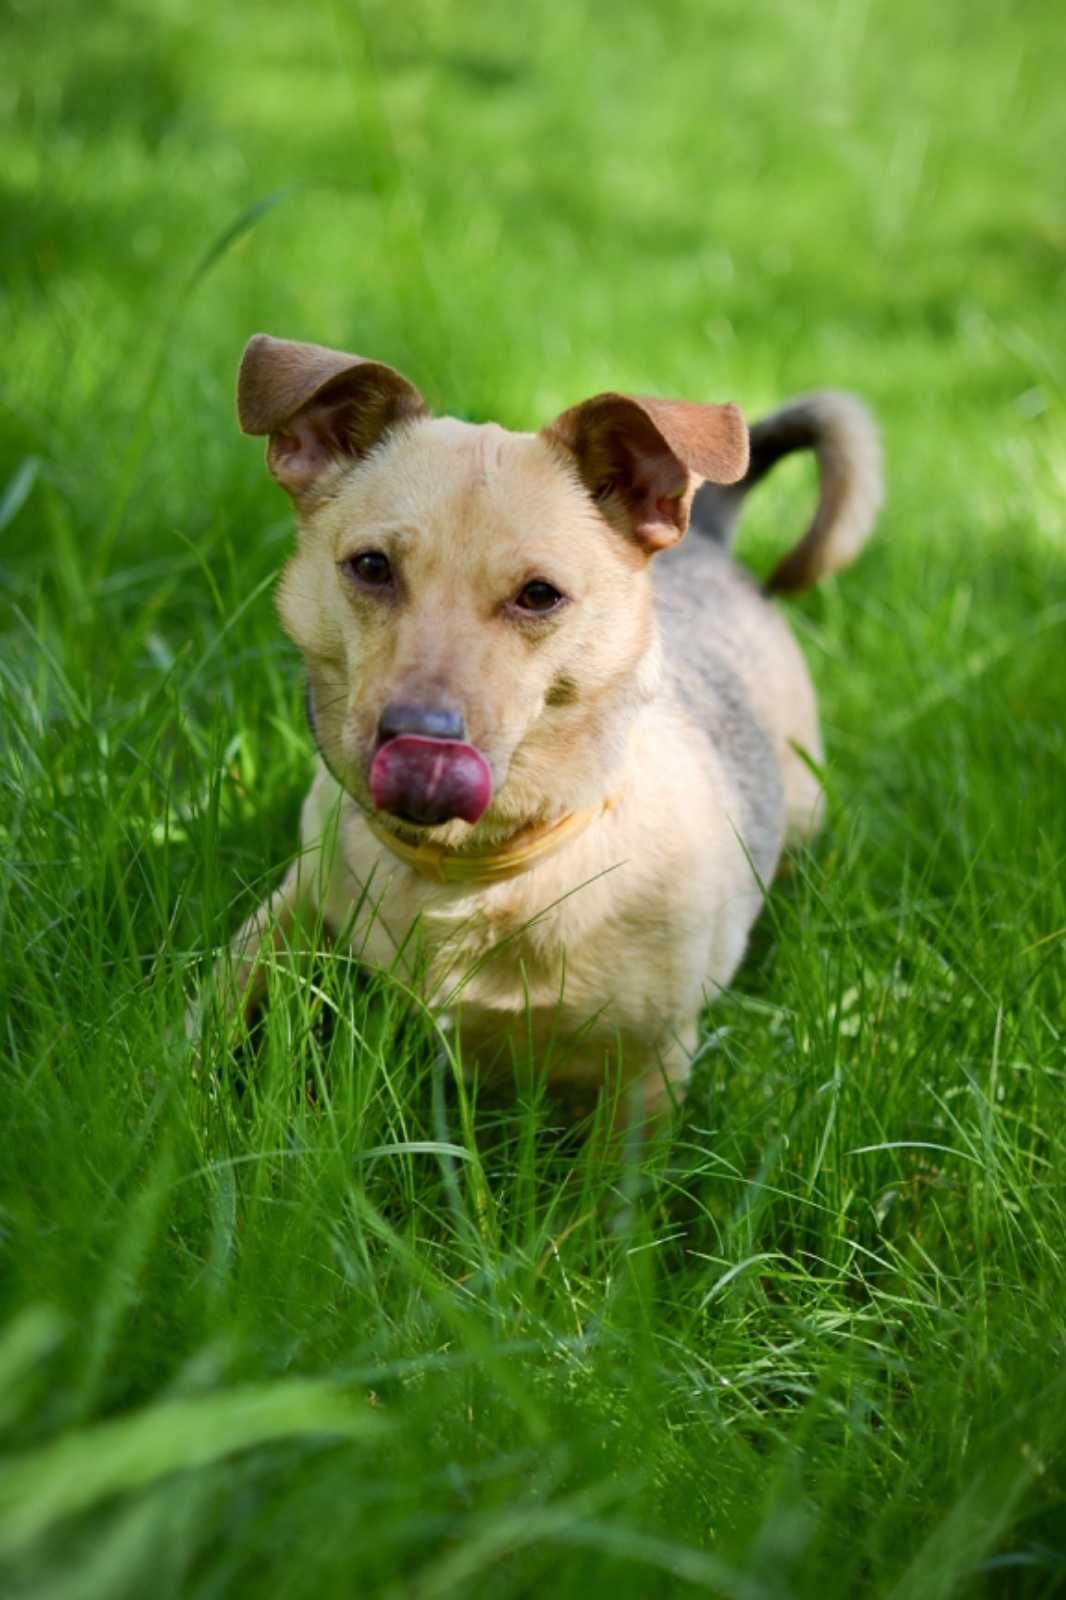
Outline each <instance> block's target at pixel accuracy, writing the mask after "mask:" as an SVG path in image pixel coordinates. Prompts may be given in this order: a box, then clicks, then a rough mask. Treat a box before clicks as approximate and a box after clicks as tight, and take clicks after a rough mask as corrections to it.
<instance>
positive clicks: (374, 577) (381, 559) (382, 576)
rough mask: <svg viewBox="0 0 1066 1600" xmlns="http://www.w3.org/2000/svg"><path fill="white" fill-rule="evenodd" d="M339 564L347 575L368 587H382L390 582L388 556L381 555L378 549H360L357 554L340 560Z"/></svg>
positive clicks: (390, 572)
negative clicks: (345, 559)
mask: <svg viewBox="0 0 1066 1600" xmlns="http://www.w3.org/2000/svg"><path fill="white" fill-rule="evenodd" d="M341 565H342V566H343V568H344V570H345V572H347V573H348V575H349V577H352V578H356V579H357V580H358V581H359V582H360V583H362V584H365V585H366V587H367V588H368V589H384V588H385V587H386V586H387V585H388V584H390V583H391V582H392V568H391V567H390V566H389V558H388V556H384V555H382V553H381V551H380V550H361V551H360V552H359V554H358V555H357V556H349V557H348V559H347V561H342V562H341Z"/></svg>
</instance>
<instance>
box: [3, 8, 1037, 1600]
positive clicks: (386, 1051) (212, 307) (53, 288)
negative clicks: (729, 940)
mask: <svg viewBox="0 0 1066 1600" xmlns="http://www.w3.org/2000/svg"><path fill="white" fill-rule="evenodd" d="M0 19H2V21H0V28H2V34H0V51H2V58H3V73H2V79H0V228H2V253H0V274H2V288H3V312H2V315H3V322H2V328H3V360H2V363H0V975H2V977H0V1041H2V1044H0V1048H2V1050H3V1056H4V1092H3V1096H2V1103H3V1123H2V1128H0V1134H2V1137H0V1252H2V1256H0V1309H2V1313H3V1328H2V1331H0V1427H2V1428H3V1429H4V1442H3V1451H2V1454H0V1587H3V1589H4V1592H5V1594H10V1595H12V1596H18V1597H26V1600H29V1597H30V1596H32V1597H33V1600H42V1597H44V1600H96V1597H97V1596H108V1597H110V1596H126V1595H129V1596H131V1597H138V1596H141V1595H143V1594H145V1593H148V1592H151V1593H152V1594H153V1595H154V1596H156V1597H157V1600H164V1597H166V1596H174V1597H179V1596H180V1597H184V1596H187V1595H194V1596H196V1597H198V1600H199V1597H202V1600H209V1597H212V1600H213V1597H215V1596H219V1595H223V1594H226V1595H228V1594H239V1595H241V1596H242V1597H244V1596H249V1595H253V1594H263V1595H277V1594H285V1595H286V1597H287V1600H288V1597H294V1596H301V1595H307V1596H312V1595H313V1596H315V1597H318V1596H322V1595H332V1594H337V1595H348V1594H359V1593H375V1594H376V1593H382V1594H386V1595H388V1596H390V1600H408V1597H415V1600H430V1597H432V1596H438V1595H440V1596H443V1595H452V1594H468V1593H477V1594H479V1595H482V1594H483V1595H489V1596H500V1597H503V1596H524V1595H534V1594H544V1593H551V1594H553V1595H560V1596H562V1595H571V1594H573V1595H580V1596H582V1597H588V1596H590V1595H598V1594H601V1593H606V1592H610V1593H611V1594H612V1595H613V1596H616V1597H617V1600H622V1597H623V1596H629V1595H632V1596H634V1597H639V1600H644V1597H646V1596H649V1595H660V1594H663V1595H665V1594H670V1595H673V1594H677V1595H682V1594H685V1595H687V1594H694V1593H711V1594H715V1595H722V1596H728V1597H730V1600H792V1597H794V1596H807V1595H812V1596H818V1597H819V1600H822V1597H824V1596H827V1595H840V1596H841V1597H844V1596H847V1597H852V1596H858V1595H863V1596H865V1595H884V1596H886V1597H887V1596H892V1597H894V1600H905V1597H906V1600H911V1597H913V1600H929V1597H943V1600H947V1597H949V1596H956V1595H967V1596H969V1595H981V1596H995V1595H1001V1594H1009V1595H1022V1594H1024V1595H1032V1596H1036V1595H1051V1594H1054V1593H1061V1592H1063V1589H1064V1587H1066V1576H1064V1572H1066V1567H1064V1561H1066V1556H1064V1548H1063V1539H1062V1531H1061V1530H1062V1527H1063V1522H1064V1508H1063V1490H1064V1475H1063V1465H1062V1452H1063V1445H1064V1442H1066V1407H1064V1392H1063V1373H1064V1371H1066V1352H1064V1344H1063V1329H1064V1327H1066V1271H1064V1255H1066V1226H1064V1208H1063V1198H1064V1195H1066V1157H1064V1154H1063V1149H1062V1138H1061V1128H1062V1092H1063V1082H1064V1076H1066V1052H1064V1039H1066V1003H1064V984H1063V966H1062V948H1063V929H1064V927H1066V895H1064V892H1063V882H1064V872H1063V868H1064V864H1066V824H1064V820H1063V805H1062V801H1063V795H1064V794H1066V735H1064V726H1063V723H1064V718H1063V698H1064V692H1063V680H1064V672H1063V661H1064V659H1066V651H1064V649H1063V627H1064V624H1066V587H1064V581H1063V580H1064V570H1066V562H1064V531H1063V504H1064V492H1066V429H1064V427H1063V422H1064V412H1066V405H1064V382H1063V380H1064V348H1063V325H1064V322H1063V317H1064V307H1066V188H1064V183H1063V170H1062V168H1063V155H1062V153H1063V151H1064V150H1066V109H1064V107H1066V99H1064V96H1063V91H1062V84H1063V83H1064V82H1066V24H1064V21H1063V11H1062V8H1061V6H1056V5H1052V4H1050V3H1048V0H968V3H963V0H941V3H937V4H928V3H925V0H808V3H804V4H791V5H789V4H786V3H784V0H745V3H743V4H742V3H740V0H707V3H696V0H661V3H658V4H651V3H648V0H637V3H634V4H631V5H619V4H611V5H609V4H607V3H606V0H575V3H574V4H572V5H569V6H563V5H552V4H550V3H548V0H531V3H529V4H526V5H512V6H507V5H503V4H500V3H497V4H489V3H487V0H468V3H466V4H459V3H458V0H407V3H403V4H398V3H393V4H385V3H381V0H362V3H351V0H338V3H336V4H334V5H332V6H331V5H321V6H319V5H313V4H312V5H307V6H304V7H292V6H290V7H282V6H270V5H260V6H253V5H252V4H250V3H247V0H237V3H233V4H229V5H222V6H209V5H207V4H205V3H203V0H188V3H182V4H179V3H177V0H158V3H156V4H152V5H147V4H145V5H136V4H132V3H128V0H95V3H93V4H91V5H90V4H85V3H82V4H74V3H69V0H45V3H33V0H0ZM259 329H265V330H267V331H270V332H273V333H276V334H279V335H286V336H291V337H297V338H306V339H314V340H318V341H321V342H324V343H328V344H333V345H339V346H341V347H345V348H349V349H351V350H353V351H356V352H358V353H360V354H364V355H368V356H373V357H376V358H379V359H382V360H385V361H387V362H390V363H391V364H393V365H395V366H397V367H399V368H400V369H402V370H404V371H405V372H407V373H409V375H410V376H411V377H412V378H413V379H414V380H415V382H416V383H418V385H419V386H420V387H421V388H422V389H423V391H424V392H425V393H426V395H427V397H428V398H429V399H430V401H431V402H432V403H434V404H435V405H436V406H438V407H439V408H440V409H442V410H447V411H452V412H455V413H457V414H459V415H462V416H466V417H471V418H484V417H490V416H491V417H494V418H497V419H498V420H500V421H502V422H504V423H506V424H509V425H511V426H515V427H521V428H528V427H535V426H537V425H539V424H540V423H541V422H543V421H545V420H547V419H548V418H549V417H551V416H552V415H554V414H555V413H556V412H557V411H558V410H559V409H561V408H562V407H564V406H566V405H568V404H570V403H572V402H574V401H575V400H577V399H579V398H581V397H583V396H584V395H586V394H590V393H593V392H595V391H597V390H599V389H603V388H622V389H627V388H628V389H634V390H637V391H648V392H653V393H655V392H657V393H662V394H672V395H678V396H684V397H688V398H691V399H715V400H722V399H733V400H736V401H738V402H739V403H740V404H741V405H742V406H743V407H744V409H745V410H746V412H747V413H748V414H749V415H751V416H757V415H758V414H759V412H760V410H762V409H763V408H767V407H770V406H772V405H774V404H776V403H778V402H779V401H780V400H781V399H783V398H784V397H786V396H787V395H789V394H791V393H793V392H795V391H798V390H801V389H807V388H811V387H815V386H820V385H830V384H831V385H837V386H844V387H848V388H853V389H856V390H858V391H859V392H861V393H862V394H863V395H864V396H865V397H866V398H867V400H868V401H869V402H870V403H871V405H872V407H873V409H874V410H875V412H876V414H877V416H878V418H879V420H880V422H881V424H882V427H883V430H884V435H885V444H886V454H887V468H888V491H889V498H888V503H887V506H886V509H885V512H884V515H883V517H882V519H881V523H880V526H879V530H878V534H877V536H876V538H875V540H874V542H873V544H872V545H871V547H870V549H869V551H868V552H867V553H866V554H865V555H864V557H863V559H862V562H861V564H860V565H859V566H858V567H857V568H856V569H855V570H854V571H852V572H849V573H846V574H844V575H842V576H841V577H840V578H839V580H833V581H831V582H829V583H828V584H826V585H824V586H823V587H822V588H821V589H819V590H818V591H817V592H816V593H814V594H813V595H811V596H809V597H807V598H806V599H805V600H804V601H803V602H802V604H801V605H800V606H798V607H795V608H792V609H791V611H790V616H791V618H792V620H793V621H794V623H795V625H796V627H797V629H798V631H799V633H800V636H801V638H802V640H803V643H804V646H805V648H806V650H807V653H808V657H809V660H810V662H811V666H812V670H813V672H814V675H815V678H816V680H817V683H818V686H819V692H820V696H821V703H822V707H823V714H824V723H825V728H826V734H827V746H828V763H829V768H828V771H829V786H830V796H831V816H830V821H829V825H828V827H827V830H826V834H825V837H824V839H823V840H822V841H821V842H820V843H819V845H818V846H817V847H816V848H815V850H814V852H813V853H812V854H811V855H810V856H807V857H804V858H802V859H801V861H800V862H799V863H798V864H797V867H796V870H795V872H794V874H793V876H792V877H791V879H790V880H789V881H788V882H786V883H785V884H784V885H783V886H781V887H779V888H778V889H776V890H775V891H774V894H773V895H772V897H771V900H770V904H769V907H768V910H767V913H766V915H765V917H764V919H763V922H762V924H761V926H760V929H759V931H758V933H757V936H756V939H755V941H754V945H753V950H752V953H751V956H750V958H749V960H748V962H747V964H746V966H745V968H744V969H743V971H742V973H741V975H740V978H739V981H738V985H737V989H736V991H735V992H734V993H731V994H730V995H727V996H725V997H722V999H721V1001H720V1003H719V1005H718V1007H717V1008H716V1009H715V1010H714V1011H712V1013H711V1022H712V1024H713V1030H712V1031H709V1032H708V1034H707V1037H706V1040H705V1044H704V1049H703V1050H702V1051H701V1059H700V1063H699V1065H698V1069H697V1073H696V1077H695V1080H694V1086H693V1091H692V1095H691V1097H690V1100H689V1103H688V1106H687V1108H686V1111H685V1114H684V1117H683V1119H682V1121H681V1124H680V1126H679V1130H678V1134H677V1138H676V1140H675V1144H674V1146H673V1148H672V1150H670V1151H669V1152H663V1151H659V1152H658V1153H652V1152H647V1153H645V1154H644V1155H642V1156H639V1157H638V1158H636V1159H635V1161H634V1162H633V1163H631V1164H630V1166H629V1167H628V1168H625V1167H623V1168H622V1169H618V1168H617V1166H612V1165H611V1163H610V1161H607V1162H604V1161H602V1160H600V1161H599V1162H597V1160H596V1159H595V1158H594V1156H593V1154H592V1153H591V1152H590V1150H589V1149H588V1148H586V1147H585V1146H582V1145H581V1144H580V1142H574V1141H569V1140H568V1139H567V1138H565V1137H563V1138H562V1139H561V1140H560V1136H559V1135H557V1134H549V1133H548V1132H547V1131H546V1128H547V1127H548V1125H549V1124H550V1123H551V1119H552V1113H551V1111H550V1108H546V1107H545V1106H544V1105H543V1104H542V1103H540V1102H537V1103H525V1102H523V1103H521V1104H517V1105H516V1106H514V1107H511V1108H506V1107H505V1108H502V1109H501V1108H499V1107H496V1108H483V1107H480V1106H479V1107H477V1108H476V1112H475V1114H474V1115H473V1116H472V1117H470V1118H467V1117H466V1116H465V1115H463V1114H462V1108H461V1106H460V1107H459V1108H458V1109H457V1106H456V1103H455V1100H454V1098H452V1099H449V1098H448V1096H447V1095H445V1094H443V1091H442V1089H441V1085H440V1083H439V1081H438V1080H437V1079H435V1078H434V1071H435V1070H436V1069H435V1068H434V1066H433V1059H434V1058H433V1053H432V1050H431V1049H430V1048H429V1046H428V1044H427V1039H426V1037H425V1036H424V1030H423V1031H422V1033H421V1034H420V1033H419V1029H418V1027H417V1026H413V1025H412V1022H411V1019H410V1015H409V1011H408V1009H407V1008H406V1005H405V1003H404V1001H403V997H402V996H397V994H396V993H394V992H393V991H392V990H390V989H389V986H388V985H387V984H384V985H379V986H378V987H376V988H375V987H374V986H371V990H370V992H368V993H363V992H362V991H360V992H358V993H353V991H352V986H351V982H350V975H349V974H348V973H347V971H346V970H345V969H344V967H343V962H342V961H341V960H340V959H339V958H338V959H336V960H333V958H326V964H325V970H324V972H323V973H321V974H319V975H318V977H317V979H316V983H317V985H318V987H317V988H315V989H313V990H311V989H308V988H307V986H306V984H303V985H302V984H301V980H299V979H298V978H297V977H296V976H294V975H292V974H289V975H286V974H284V973H282V972H279V973H278V974H277V975H276V977H275V984H274V988H275V993H274V1001H275V1003H274V1005H273V1006H272V1007H271V1011H270V1013H269V1020H268V1023H267V1028H266V1034H265V1037H264V1038H263V1039H262V1040H260V1044H259V1050H258V1053H257V1055H256V1058H255V1060H254V1062H253V1063H252V1065H251V1067H249V1064H248V1062H247V1061H238V1062H237V1063H235V1062H234V1060H233V1059H232V1057H231V1056H230V1055H229V1054H228V1053H227V1052H226V1051H225V1050H224V1048H223V1046H222V1043H221V1042H220V1041H219V1040H217V1039H215V1040H214V1041H213V1044H212V1048H213V1050H214V1055H213V1056H212V1055H209V1057H208V1060H207V1063H206V1067H207V1070H206V1071H205V1073H204V1074H203V1075H202V1076H201V1077H200V1078H195V1077H193V1076H191V1075H190V1071H189V1062H188V1057H187V1054H186V1052H185V1047H184V1045H183V1043H182V1037H181V1033H180V1028H179V1026H178V1022H179V1019H180V1016H181V1011H182V1006H183V1003H184V998H185V996H186V995H187V993H188V992H189V991H190V990H191V988H192V986H193V983H194V981H195V977H196V974H197V973H198V971H200V970H201V968H202V965H203V963H204V962H205V961H206V960H208V959H210V956H211V953H212V952H213V951H214V950H217V949H218V948H219V947H220V946H222V945H223V944H224V942H225V940H226V939H227V937H228V935H229V934H230V932H231V931H232V929H233V928H234V927H235V926H236V924H237V922H238V920H239V918H240V917H241V915H242V914H243V913H244V912H245V911H246V910H247V909H248V907H249V905H250V904H251V903H252V902H253V901H254V900H255V899H256V898H257V897H258V896H260V895H261V894H262V893H263V892H264V891H265V889H267V888H269V887H270V886H271V885H272V884H273V883H275V882H276V880H277V875H278V871H279V868H280V865H281V864H282V863H283V862H284V861H285V859H286V857H287V856H288V855H289V854H290V853H291V851H292V850H293V848H294V845H295V819H296V815H297V811H298V806H299V802H300V798H301V795H302V792H303V790H304V788H305V787H306V783H307V780H308V774H309V770H310V751H309V744H308V739H307V736H306V733H305V730H304V727H303V720H302V711H301V704H300V701H301V687H300V677H299V670H298V664H297V662H296V660H295V658H294V654H293V652H292V651H291V650H290V648H289V646H288V645H287V644H286V643H285V641H284V640H283V639H282V638H281V636H280V632H279V630H278V627H277V624H276V621H275V618H274V616H273V610H272V605H271V599H270V588H271V585H272V582H273V579H274V575H275V574H276V572H277V570H278V568H279V566H280V564H281V562H282V561H283V560H284V557H285V554H286V551H287V549H288V545H289V541H290V538H291V529H290V520H289V514H288V507H287V504H286V503H285V502H284V500H283V497H282V496H281V495H280V494H279V493H278V492H277V490H276V489H275V488H274V486H273V485H272V484H271V483H270V482H269V480H268V478H267V475H266V474H265V472H264V471H263V468H262V461H261V447H260V444H259V443H258V442H252V441H248V440H244V439H242V438H241V437H240V436H239V434H238V433H237V430H236V424H235V420H234V416H233V401H232V393H233V380H234V374H235V369H236V364H237V361H238V358H239V355H240V351H241V348H242V345H243V343H244V340H245V339H246V338H247V336H248V335H249V334H250V333H252V332H254V331H256V330H259ZM810 492H811V480H810V473H809V470H808V469H807V468H806V467H805V466H804V464H803V463H801V462H790V463H787V464H786V465H785V466H784V467H783V468H782V469H781V471H780V473H778V474H775V477H774V480H773V482H772V483H770V484H768V485H767V487H766V488H765V489H763V490H760V492H759V494H758V496H756V497H755V498H754V501H753V504H752V506H751V510H750V513H749V514H748V517H747V520H746V522H745V528H744V543H743V547H742V548H743V550H744V553H745V555H746V556H748V557H750V558H751V559H752V561H753V562H754V564H755V565H756V566H760V565H761V564H762V563H763V562H765V561H769V560H772V559H773V557H774V555H775V554H779V553H780V552H781V550H782V548H783V546H784V545H786V544H787V543H788V542H790V541H791V540H792V539H793V538H794V537H795V535H796V534H797V533H798V532H799V530H800V529H801V527H802V525H803V518H804V515H805V514H806V508H807V505H808V503H809V497H810ZM323 1007H324V1008H325V1010H326V1011H330V1010H332V1011H333V1013H334V1014H335V1016H336V1018H337V1019H338V1020H337V1021H336V1023H335V1026H334V1029H333V1031H332V1033H331V1032H330V1031H329V1030H328V1029H323V1027H322V1025H321V1010H322V1008H323ZM316 1018H317V1020H316ZM116 1430H117V1431H116Z"/></svg>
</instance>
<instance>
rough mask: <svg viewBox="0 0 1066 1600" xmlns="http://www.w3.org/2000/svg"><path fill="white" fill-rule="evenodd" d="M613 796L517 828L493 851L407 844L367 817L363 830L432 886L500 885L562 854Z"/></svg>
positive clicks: (373, 818)
mask: <svg viewBox="0 0 1066 1600" xmlns="http://www.w3.org/2000/svg"><path fill="white" fill-rule="evenodd" d="M612 803H613V797H612V798H610V799H607V800H605V801H604V802H603V804H602V805H598V806H586V807H584V808H583V809H582V810H580V811H570V812H568V813H567V815H566V816H565V817H562V818H560V820H559V821H558V822H533V823H530V825H529V827H527V828H520V829H519V831H518V832H517V833H515V834H512V835H511V837H510V838H509V839H505V840H504V842H503V844H501V845H497V846H496V847H495V849H492V850H449V849H448V848H447V847H446V846H445V845H442V844H431V843H429V842H427V843H425V844H408V842H407V840H406V839H400V838H398V837H397V835H396V834H394V833H391V832H390V831H389V829H388V828H385V827H383V826H382V824H381V823H380V822H379V821H378V820H377V818H376V817H371V816H368V817H367V818H366V825H367V827H368V828H369V829H370V831H371V833H372V834H373V835H374V837H375V839H378V840H380V842H381V843H382V844H383V845H385V847H386V849H388V850H391V851H392V853H393V855H394V856H398V857H399V859H400V860H401V861H403V862H405V863H406V865H407V866H409V867H413V868H414V870H415V871H416V872H420V873H421V874H422V876H423V877H424V878H432V879H433V881H434V882H435V883H471V884H485V883H502V882H503V880H504V879H505V878H517V877H518V875H519V873H522V872H528V871H529V869H530V867H535V866H536V865H537V863H538V861H543V860H544V857H545V856H550V855H552V854H553V853H554V852H555V851H556V850H560V849H562V847H563V845H564V844H569V843H570V841H571V840H572V839H576V838H577V837H578V835H579V834H581V833H584V831H585V829H586V828H587V827H588V825H589V823H590V822H594V821H595V820H596V818H597V817H599V816H602V815H603V813H604V812H605V811H607V810H609V809H610V807H611V805H612Z"/></svg>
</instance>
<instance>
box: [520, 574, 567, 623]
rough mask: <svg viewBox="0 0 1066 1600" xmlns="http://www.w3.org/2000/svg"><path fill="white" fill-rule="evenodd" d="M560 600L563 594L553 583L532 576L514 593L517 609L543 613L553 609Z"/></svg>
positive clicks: (559, 603)
mask: <svg viewBox="0 0 1066 1600" xmlns="http://www.w3.org/2000/svg"><path fill="white" fill-rule="evenodd" d="M562 602H563V596H562V595H561V594H560V593H559V591H558V589H556V587H555V586H554V584H551V583H546V582H545V580H544V579H543V578H534V579H533V581H532V582H531V583H527V584H526V586H525V588H524V589H522V590H521V591H520V592H519V593H518V594H517V595H515V602H514V603H515V605H516V606H517V607H518V609H519V611H537V612H540V613H541V614H543V613H544V612H545V611H554V610H555V608H556V606H558V605H561V604H562Z"/></svg>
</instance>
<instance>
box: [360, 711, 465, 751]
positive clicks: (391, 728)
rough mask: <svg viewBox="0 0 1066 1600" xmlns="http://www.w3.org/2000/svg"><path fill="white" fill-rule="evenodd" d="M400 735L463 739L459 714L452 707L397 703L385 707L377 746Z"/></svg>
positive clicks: (461, 721)
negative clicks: (412, 734)
mask: <svg viewBox="0 0 1066 1600" xmlns="http://www.w3.org/2000/svg"><path fill="white" fill-rule="evenodd" d="M402 733H418V734H421V735H422V737H423V738H424V739H459V740H462V739H465V738H466V726H465V724H464V722H463V717H462V713H461V712H459V711H456V709H455V708H454V706H442V705H426V704H424V703H422V702H421V701H412V702H411V703H410V704H406V705H405V704H404V703H403V702H399V701H398V702H396V703H394V704H393V705H390V706H386V707H385V709H384V711H383V712H382V713H381V721H380V722H379V723H378V743H379V744H387V743H388V741H389V740H390V739H397V738H399V736H400V734H402Z"/></svg>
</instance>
